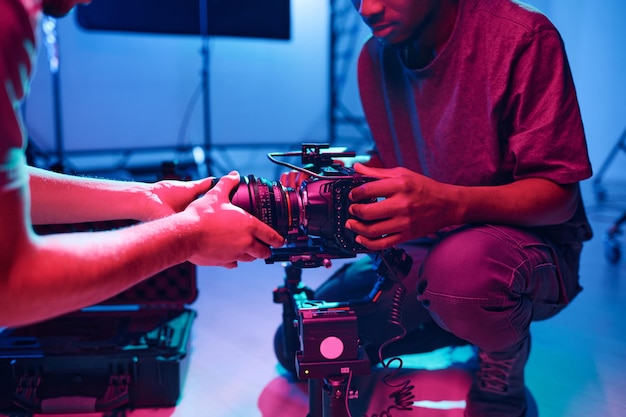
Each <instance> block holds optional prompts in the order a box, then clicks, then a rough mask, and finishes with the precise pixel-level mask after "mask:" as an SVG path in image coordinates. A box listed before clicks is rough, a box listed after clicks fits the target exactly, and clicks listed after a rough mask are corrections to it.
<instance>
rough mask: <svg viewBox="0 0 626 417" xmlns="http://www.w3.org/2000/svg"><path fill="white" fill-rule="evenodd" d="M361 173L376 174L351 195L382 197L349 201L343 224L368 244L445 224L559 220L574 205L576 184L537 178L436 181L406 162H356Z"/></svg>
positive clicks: (529, 223) (424, 232) (416, 234)
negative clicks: (379, 165) (381, 165)
mask: <svg viewBox="0 0 626 417" xmlns="http://www.w3.org/2000/svg"><path fill="white" fill-rule="evenodd" d="M355 168H356V169H357V171H358V172H360V173H361V174H363V175H369V176H374V177H377V178H380V180H378V181H372V182H368V183H366V184H364V185H361V186H359V187H357V188H355V189H354V190H352V192H351V194H350V198H351V200H352V201H355V202H357V201H359V200H366V199H370V198H384V199H383V200H382V201H379V202H376V203H371V204H352V205H351V207H350V212H351V214H353V215H354V216H356V217H357V218H358V219H361V220H362V221H360V220H357V219H351V220H348V222H347V223H346V227H347V228H348V229H350V230H353V231H354V232H356V233H357V234H358V235H359V236H358V237H357V242H359V243H361V244H363V245H364V246H366V247H368V248H369V249H372V250H377V249H383V248H386V247H390V246H393V245H396V244H398V243H401V242H406V241H408V240H412V239H416V238H419V237H423V236H427V235H429V234H431V233H433V232H436V231H437V230H441V229H443V228H445V227H448V226H455V225H462V224H466V223H492V224H508V225H512V226H521V227H532V226H546V225H552V224H558V223H562V222H564V221H566V220H568V219H569V218H570V217H571V216H572V215H573V214H574V212H575V211H576V208H577V201H578V188H577V187H576V185H575V184H569V185H559V184H556V183H554V182H552V181H550V180H547V179H542V178H528V179H523V180H519V181H515V182H513V183H511V184H507V185H500V186H485V187H466V186H457V185H450V184H442V183H439V182H436V181H434V180H432V179H430V178H427V177H425V176H423V175H420V174H417V173H415V172H412V171H409V170H407V169H405V168H392V169H375V168H368V167H364V166H362V165H357V166H356V167H355Z"/></svg>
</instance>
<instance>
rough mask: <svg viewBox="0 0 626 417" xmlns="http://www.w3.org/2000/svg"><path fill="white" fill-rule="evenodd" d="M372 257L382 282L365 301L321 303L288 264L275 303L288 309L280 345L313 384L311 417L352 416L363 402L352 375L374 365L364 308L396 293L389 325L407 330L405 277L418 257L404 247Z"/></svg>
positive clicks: (299, 373) (299, 374)
mask: <svg viewBox="0 0 626 417" xmlns="http://www.w3.org/2000/svg"><path fill="white" fill-rule="evenodd" d="M372 259H373V264H374V270H375V271H376V273H377V276H378V279H377V281H376V283H375V285H374V286H373V288H372V289H371V291H370V293H369V294H368V295H367V296H366V297H364V298H362V299H356V300H349V301H343V302H329V301H323V300H315V299H314V293H313V291H312V290H311V289H309V288H308V287H307V286H305V285H304V284H303V283H302V280H301V274H302V270H301V268H299V267H297V266H295V265H293V264H287V265H286V266H285V272H286V273H285V278H284V285H283V286H281V287H278V288H277V289H275V290H274V302H275V303H277V304H282V306H283V334H282V340H280V341H279V343H282V344H283V345H282V347H281V348H282V349H283V351H284V352H288V354H289V355H293V358H294V361H295V369H296V375H297V377H298V378H299V379H302V380H308V384H309V414H308V416H307V417H350V415H351V414H350V411H349V406H348V400H350V399H354V398H358V391H355V390H354V389H353V388H352V387H351V381H352V377H353V375H367V374H369V373H370V367H371V362H370V360H369V358H368V355H367V353H366V352H365V349H364V348H363V346H362V343H361V340H360V339H359V334H358V325H357V317H358V314H359V311H360V310H361V309H365V308H368V307H370V306H371V305H372V304H373V303H377V302H378V301H379V299H380V296H381V295H382V293H383V292H385V291H390V290H393V291H394V292H395V297H394V302H393V304H392V306H391V310H390V311H389V322H390V323H392V324H395V325H398V326H400V328H402V330H403V331H404V328H403V327H402V324H401V318H402V317H401V304H402V299H403V297H404V295H405V294H406V288H405V287H404V286H403V285H402V279H404V277H406V275H407V274H408V273H409V271H410V269H411V266H412V259H411V257H410V256H408V255H407V254H406V253H405V252H404V251H403V250H402V249H398V248H390V249H386V250H384V251H378V252H376V253H375V254H372ZM400 337H402V336H400ZM381 360H382V358H381Z"/></svg>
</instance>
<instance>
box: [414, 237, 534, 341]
mask: <svg viewBox="0 0 626 417" xmlns="http://www.w3.org/2000/svg"><path fill="white" fill-rule="evenodd" d="M523 265H524V255H523V252H522V250H521V249H520V248H517V247H516V246H515V244H511V243H510V242H503V241H502V240H501V237H500V236H498V234H497V233H496V234H491V233H490V231H489V230H488V229H487V230H469V231H464V232H461V233H456V234H453V235H450V236H448V237H447V238H445V239H443V240H442V241H441V242H440V243H438V244H437V245H436V246H434V247H433V248H432V250H431V251H430V253H429V254H428V256H427V257H426V259H425V260H424V263H423V264H422V265H421V268H420V271H419V277H418V279H417V288H416V290H417V294H418V295H417V298H418V300H419V301H420V302H421V303H422V305H423V306H424V307H426V308H427V309H428V310H429V311H430V313H431V315H432V316H433V318H434V320H435V321H436V322H437V323H438V324H439V325H440V326H441V327H443V328H444V329H446V330H448V331H450V332H452V333H453V334H455V335H456V336H458V337H461V338H463V339H465V340H467V341H469V342H471V343H473V344H475V345H477V346H479V347H481V348H483V349H485V350H489V351H497V350H501V349H505V348H507V347H509V346H512V345H513V344H515V343H516V342H517V341H519V340H520V339H521V338H522V337H525V336H526V334H527V333H528V329H529V326H530V322H531V318H532V309H533V308H532V303H531V301H530V300H529V299H528V297H526V296H525V295H524V289H523V287H524V284H523V282H524V277H523V276H522V274H523V269H524V268H523Z"/></svg>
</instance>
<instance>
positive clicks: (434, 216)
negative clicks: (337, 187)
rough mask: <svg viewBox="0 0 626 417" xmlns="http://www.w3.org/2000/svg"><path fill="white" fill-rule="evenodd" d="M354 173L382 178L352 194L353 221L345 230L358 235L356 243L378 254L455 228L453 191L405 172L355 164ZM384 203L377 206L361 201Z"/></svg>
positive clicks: (410, 172)
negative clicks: (400, 244)
mask: <svg viewBox="0 0 626 417" xmlns="http://www.w3.org/2000/svg"><path fill="white" fill-rule="evenodd" d="M354 168H355V170H356V171H357V172H358V173H360V174H363V175H366V176H369V177H375V178H379V180H378V181H372V182H368V183H366V184H363V185H361V186H359V187H356V188H355V189H353V190H352V191H351V192H350V200H351V201H353V202H357V203H354V204H352V205H351V206H350V214H352V215H353V216H355V217H357V219H350V220H348V221H347V222H346V227H347V228H348V229H350V230H352V231H354V232H355V233H356V234H357V235H359V236H357V238H356V241H357V243H360V244H362V245H363V246H365V247H367V248H368V249H372V250H379V249H384V248H388V247H391V246H393V245H396V244H398V243H401V242H406V241H408V240H412V239H416V238H419V237H423V236H426V235H429V234H431V233H433V232H435V231H437V230H439V229H441V228H443V227H446V226H450V225H452V224H455V223H454V222H455V221H456V219H457V214H456V213H455V207H454V205H453V204H451V203H450V202H451V201H452V200H451V198H452V196H451V193H452V192H453V188H452V187H451V186H449V185H446V184H442V183H439V182H436V181H434V180H432V179H430V178H427V177H425V176H423V175H420V174H418V173H415V172H413V171H410V170H408V169H406V168H392V169H384V168H368V167H366V166H364V165H362V164H355V166H354ZM372 198H375V199H379V200H380V199H381V198H382V200H381V201H378V202H376V203H369V204H358V201H363V200H368V199H372Z"/></svg>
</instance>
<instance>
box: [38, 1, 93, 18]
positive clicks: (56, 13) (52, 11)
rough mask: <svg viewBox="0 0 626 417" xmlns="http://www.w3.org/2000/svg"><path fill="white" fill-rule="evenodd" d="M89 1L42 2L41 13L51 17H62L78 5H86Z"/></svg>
mask: <svg viewBox="0 0 626 417" xmlns="http://www.w3.org/2000/svg"><path fill="white" fill-rule="evenodd" d="M90 1H91V0H43V12H44V14H47V15H48V16H52V17H63V16H65V15H66V14H68V13H69V12H70V10H72V9H73V8H74V6H76V5H77V4H79V3H83V4H87V3H89V2H90Z"/></svg>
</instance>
